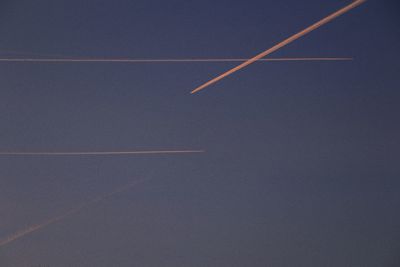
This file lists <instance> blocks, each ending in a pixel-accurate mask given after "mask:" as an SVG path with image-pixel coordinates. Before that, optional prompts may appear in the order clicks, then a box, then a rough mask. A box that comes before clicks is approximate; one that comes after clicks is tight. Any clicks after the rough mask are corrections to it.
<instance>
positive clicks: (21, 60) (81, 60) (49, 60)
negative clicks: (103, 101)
mask: <svg viewBox="0 0 400 267" xmlns="http://www.w3.org/2000/svg"><path fill="white" fill-rule="evenodd" d="M247 60H250V59H248V58H183V59H135V58H0V62H3V63H5V62H9V63H11V62H19V63H191V62H243V61H247ZM348 60H353V58H351V57H287V58H265V59H259V60H258V61H264V62H265V61H348Z"/></svg>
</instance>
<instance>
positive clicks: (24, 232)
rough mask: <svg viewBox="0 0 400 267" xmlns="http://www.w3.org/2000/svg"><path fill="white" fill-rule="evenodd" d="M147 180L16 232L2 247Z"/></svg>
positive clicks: (3, 241)
mask: <svg viewBox="0 0 400 267" xmlns="http://www.w3.org/2000/svg"><path fill="white" fill-rule="evenodd" d="M146 180H148V179H143V180H139V181H135V182H132V183H130V184H128V185H126V186H124V187H121V188H118V189H116V190H114V191H112V192H111V193H108V194H106V195H103V196H101V197H97V198H94V199H92V200H90V201H88V202H86V203H84V204H81V205H80V206H78V207H76V208H73V209H70V210H69V211H67V212H65V213H63V214H61V215H59V216H57V217H54V218H51V219H49V220H47V221H45V222H42V223H40V224H36V225H32V226H30V227H28V228H26V229H24V230H21V231H19V232H16V233H14V234H12V235H11V236H9V237H6V238H4V239H2V240H0V247H2V246H5V245H7V244H9V243H11V242H14V241H16V240H18V239H20V238H22V237H24V236H26V235H29V234H32V233H34V232H36V231H39V230H41V229H43V228H45V227H47V226H49V225H51V224H54V223H56V222H59V221H61V220H63V219H65V218H67V217H69V216H71V215H73V214H75V213H78V212H79V211H81V210H83V209H85V208H87V207H89V206H92V205H94V204H96V203H99V202H101V201H103V200H105V199H107V198H110V197H112V196H114V195H116V194H119V193H122V192H124V191H127V190H128V189H130V188H132V187H133V186H135V185H137V184H139V183H140V182H143V181H146Z"/></svg>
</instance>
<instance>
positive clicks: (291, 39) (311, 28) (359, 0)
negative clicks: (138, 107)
mask: <svg viewBox="0 0 400 267" xmlns="http://www.w3.org/2000/svg"><path fill="white" fill-rule="evenodd" d="M365 1H366V0H356V1H354V2H353V3H351V4H349V5H347V6H345V7H343V8H341V9H339V10H338V11H336V12H334V13H332V14H331V15H329V16H327V17H325V18H323V19H322V20H320V21H318V22H316V23H314V24H313V25H311V26H309V27H307V28H306V29H304V30H302V31H300V32H298V33H296V34H294V35H292V36H291V37H289V38H287V39H285V40H283V41H282V42H280V43H278V44H276V45H275V46H273V47H271V48H269V49H267V50H265V51H264V52H262V53H260V54H258V55H256V56H254V57H253V58H251V59H249V60H247V61H245V62H243V63H242V64H240V65H238V66H236V67H234V68H232V69H230V70H228V71H226V72H224V73H222V74H221V75H219V76H217V77H215V78H213V79H211V80H210V81H208V82H206V83H204V84H202V85H201V86H199V87H197V88H196V89H194V90H193V91H191V92H190V93H191V94H194V93H196V92H198V91H200V90H202V89H204V88H206V87H208V86H210V85H212V84H214V83H216V82H218V81H219V80H221V79H223V78H225V77H226V76H229V75H231V74H233V73H234V72H236V71H238V70H240V69H243V68H244V67H246V66H248V65H250V64H252V63H254V62H256V61H258V60H260V59H261V58H263V57H265V56H267V55H269V54H271V53H273V52H275V51H276V50H279V49H280V48H282V47H284V46H286V45H288V44H290V43H292V42H294V41H295V40H297V39H299V38H300V37H302V36H304V35H306V34H308V33H310V32H312V31H314V30H316V29H318V28H319V27H321V26H323V25H325V24H326V23H328V22H330V21H332V20H333V19H335V18H337V17H339V16H341V15H343V14H344V13H346V12H348V11H350V10H351V9H353V8H355V7H357V6H359V5H361V4H362V3H364V2H365Z"/></svg>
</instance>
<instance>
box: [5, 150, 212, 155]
mask: <svg viewBox="0 0 400 267" xmlns="http://www.w3.org/2000/svg"><path fill="white" fill-rule="evenodd" d="M204 152H205V151H204V150H143V151H73V152H59V151H57V152H47V151H45V152H0V156H107V155H110V156H111V155H137V154H142V155H143V154H188V153H204Z"/></svg>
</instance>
